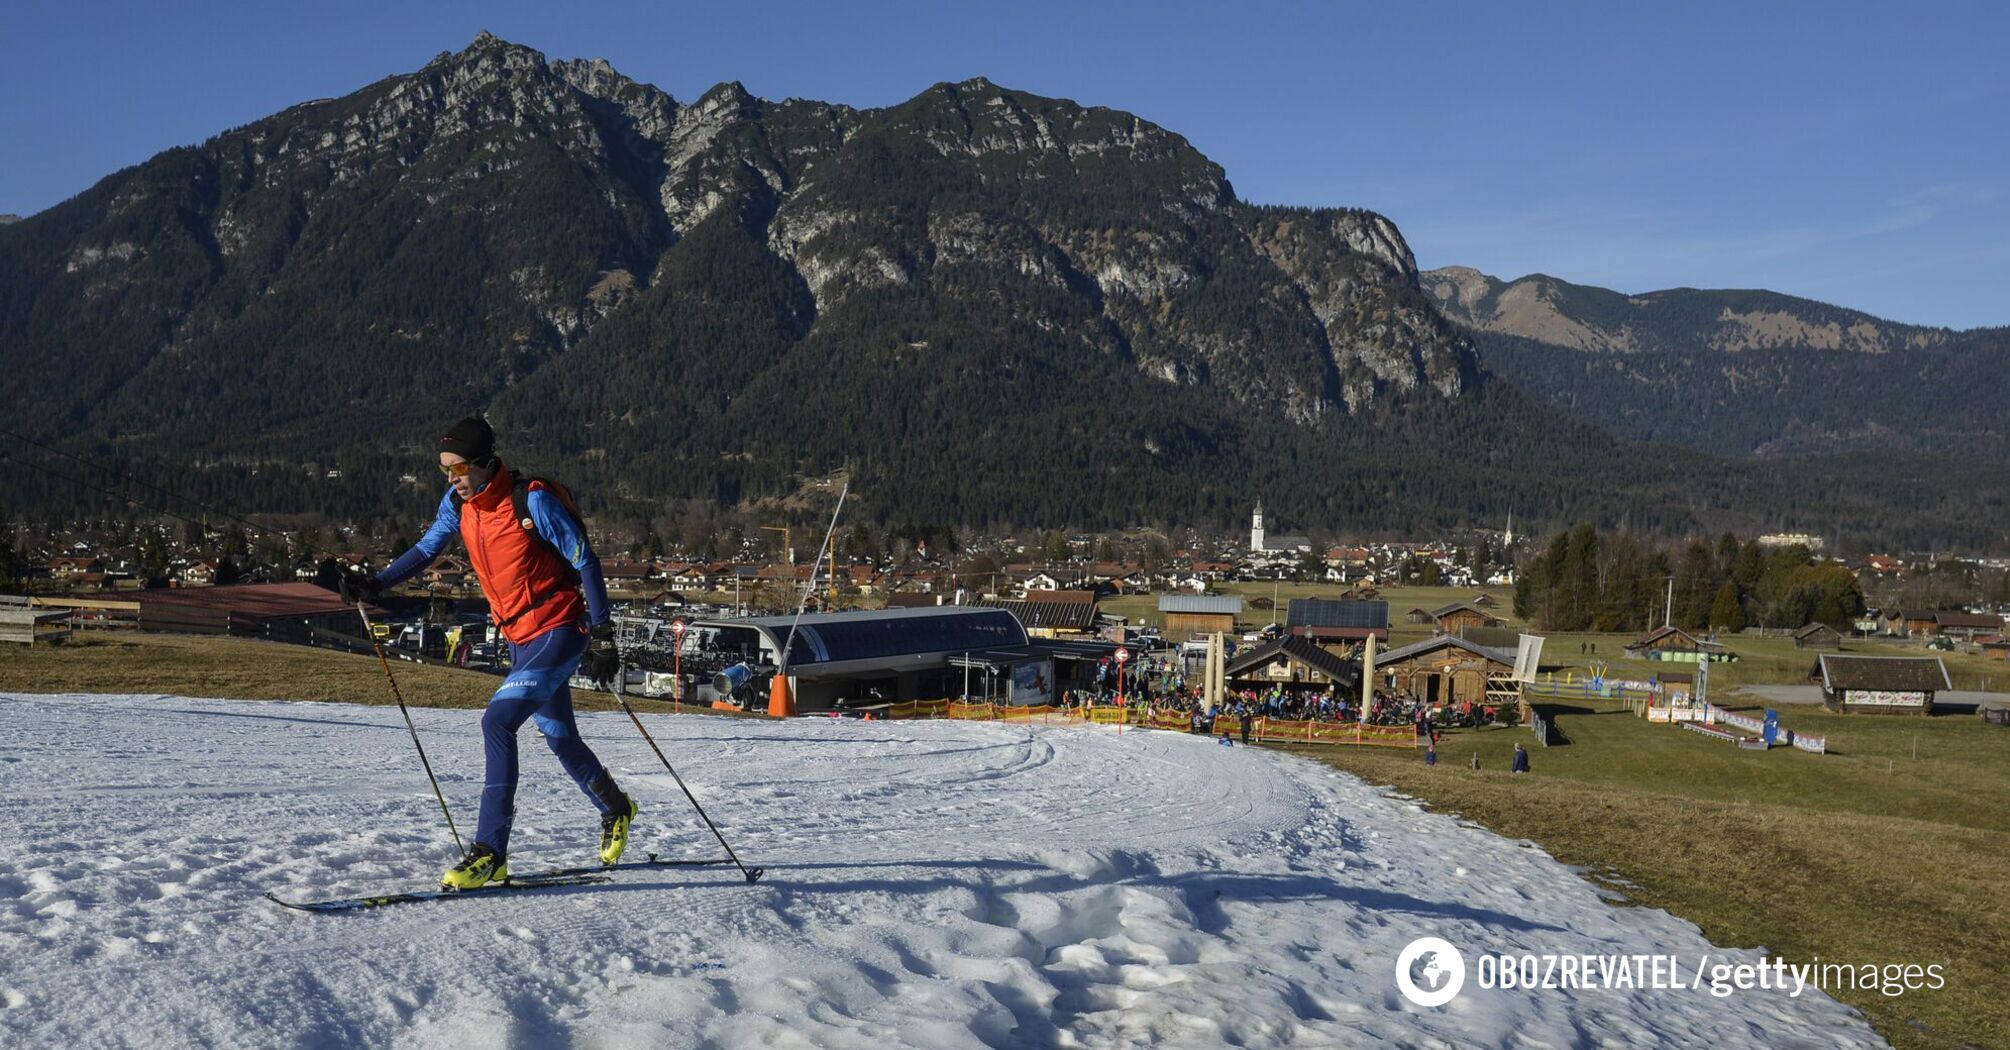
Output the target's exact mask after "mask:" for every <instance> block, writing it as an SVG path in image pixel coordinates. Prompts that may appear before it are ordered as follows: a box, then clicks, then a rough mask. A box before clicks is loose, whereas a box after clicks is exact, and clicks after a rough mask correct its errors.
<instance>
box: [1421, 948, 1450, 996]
mask: <svg viewBox="0 0 2010 1050" xmlns="http://www.w3.org/2000/svg"><path fill="white" fill-rule="evenodd" d="M1421 961H1422V963H1423V965H1421V966H1419V967H1417V976H1419V977H1421V978H1423V980H1422V981H1420V982H1418V983H1420V984H1422V985H1423V986H1424V988H1425V989H1426V990H1428V991H1433V992H1435V991H1437V990H1438V989H1440V988H1442V987H1444V985H1445V979H1446V978H1448V977H1450V976H1451V974H1450V973H1449V972H1448V971H1447V970H1446V969H1445V968H1444V966H1443V965H1441V964H1440V963H1439V962H1438V953H1437V952H1425V953H1424V955H1423V958H1422V960H1421Z"/></svg>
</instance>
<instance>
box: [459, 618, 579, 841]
mask: <svg viewBox="0 0 2010 1050" xmlns="http://www.w3.org/2000/svg"><path fill="white" fill-rule="evenodd" d="M509 649H510V673H509V677H508V678H505V679H503V684H502V686H501V687H500V688H498V689H497V690H496V693H495V695H494V696H492V697H490V698H489V707H488V710H487V711H486V712H484V713H483V714H482V750H483V752H484V753H485V754H486V756H487V764H488V772H487V774H486V776H484V777H483V784H482V815H481V823H480V824H479V825H478V826H477V828H476V830H475V841H476V842H479V843H482V844H483V845H486V846H488V847H489V848H490V849H493V850H495V851H496V852H497V853H502V854H507V853H509V830H510V824H511V822H512V821H514V820H515V818H516V778H517V757H516V733H517V730H519V729H522V728H523V724H524V723H525V722H527V721H529V720H530V719H532V718H535V719H537V728H538V730H539V731H540V732H542V733H543V734H544V742H545V743H546V744H548V745H550V746H551V753H552V754H554V755H557V756H558V762H559V764H560V765H562V766H564V767H565V772H566V774H567V775H569V776H571V777H572V779H573V782H574V783H576V784H578V785H579V789H580V790H581V791H584V792H586V797H587V798H590V799H592V800H593V805H594V807H595V808H596V809H599V810H601V811H602V812H603V813H604V812H606V810H607V804H606V803H605V802H603V801H602V800H601V798H600V796H598V795H596V794H594V791H593V782H594V781H595V780H598V779H599V778H600V775H601V773H602V772H603V771H604V770H603V767H602V766H601V764H600V759H599V758H597V757H595V756H594V754H593V751H592V749H590V748H588V747H587V746H586V742H585V741H584V740H581V739H580V738H579V726H578V724H577V723H576V722H574V720H573V717H572V690H571V688H570V687H568V686H567V685H566V679H568V678H571V677H572V671H573V669H574V668H576V667H578V666H579V658H580V657H581V656H582V655H584V654H585V652H586V628H585V627H584V625H581V624H566V625H564V626H562V627H554V628H552V629H551V630H549V631H546V632H544V633H543V634H540V635H538V636H537V637H535V638H532V639H531V640H530V641H528V642H525V643H524V644H522V645H517V644H516V643H514V642H512V643H510V647H509Z"/></svg>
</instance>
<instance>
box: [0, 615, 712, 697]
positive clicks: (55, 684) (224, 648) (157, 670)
mask: <svg viewBox="0 0 2010 1050" xmlns="http://www.w3.org/2000/svg"><path fill="white" fill-rule="evenodd" d="M391 671H392V673H393V674H394V675H396V676H397V682H398V691H399V692H400V693H402V694H403V695H404V698H405V703H406V704H407V705H409V706H412V707H468V708H481V707H487V706H488V702H489V696H490V694H492V693H494V692H495V689H496V686H497V685H499V684H501V683H502V679H501V678H499V677H497V676H495V675H492V674H485V673H483V672H480V671H467V670H462V669H460V668H455V667H438V666H433V665H430V664H414V663H405V662H402V661H398V660H393V661H391ZM4 691H13V692H24V693H171V694H174V695H177V696H194V697H221V698H226V699H234V700H329V701H335V702H339V703H350V704H391V703H395V702H396V701H395V700H394V699H393V698H392V696H391V688H390V685H389V683H388V682H386V680H385V678H384V670H383V667H382V666H380V665H379V664H378V662H377V658H376V657H375V656H358V655H354V654H350V653H341V652H335V651H332V650H328V649H310V648H307V647H305V646H298V645H283V644H280V643H278V642H265V641H258V640H256V639H249V638H222V637H205V636H197V635H183V634H141V633H138V632H121V633H112V632H87V633H82V634H76V635H72V636H71V638H70V640H69V641H67V642H65V643H63V644H61V645H54V646H50V645H37V646H32V647H31V646H25V645H10V646H5V647H0V692H4ZM572 696H573V706H575V707H577V708H579V709H580V710H584V711H618V710H620V709H621V705H620V703H619V702H617V701H616V700H615V699H614V697H613V695H612V694H609V693H599V692H593V691H590V690H580V689H575V690H573V694H572ZM640 703H641V705H642V706H640V707H639V708H638V710H645V711H649V710H656V709H657V707H658V706H659V705H660V704H661V703H662V702H661V701H657V700H645V701H640ZM685 710H691V709H690V708H688V707H687V708H685ZM706 710H707V711H708V712H709V710H710V709H709V708H708V709H706ZM719 713H720V714H737V712H719Z"/></svg>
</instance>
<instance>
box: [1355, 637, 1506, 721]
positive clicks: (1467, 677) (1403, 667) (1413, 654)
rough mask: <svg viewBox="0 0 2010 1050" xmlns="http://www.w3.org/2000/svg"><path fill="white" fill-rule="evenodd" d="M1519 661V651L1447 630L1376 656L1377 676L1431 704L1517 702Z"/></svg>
mask: <svg viewBox="0 0 2010 1050" xmlns="http://www.w3.org/2000/svg"><path fill="white" fill-rule="evenodd" d="M1514 661H1515V653H1514V650H1511V649H1494V648H1490V647H1488V646H1484V645H1478V644H1475V643H1473V642H1469V641H1467V640H1465V639H1464V638H1460V637H1458V636H1457V635H1450V634H1441V635H1438V636H1437V637H1435V638H1426V639H1424V640H1423V641H1421V642H1412V643H1410V644H1409V645H1405V646H1399V647H1397V648H1395V649H1391V650H1389V651H1388V652H1386V653H1383V654H1382V655H1381V656H1378V657H1376V658H1375V676H1376V680H1377V681H1381V682H1386V683H1388V684H1389V686H1390V687H1391V688H1393V689H1395V690H1396V691H1397V692H1402V693H1408V694H1410V695H1411V696H1414V697H1417V698H1418V699H1420V700H1423V701H1424V702H1425V703H1427V704H1458V703H1465V702H1467V701H1471V702H1472V703H1476V704H1515V703H1519V698H1520V690H1519V689H1518V688H1517V687H1516V685H1515V683H1514V682H1513V681H1511V680H1510V678H1511V676H1512V675H1513V674H1514Z"/></svg>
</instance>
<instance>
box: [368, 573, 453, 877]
mask: <svg viewBox="0 0 2010 1050" xmlns="http://www.w3.org/2000/svg"><path fill="white" fill-rule="evenodd" d="M356 615H358V616H361V617H362V618H363V636H364V637H366V638H368V639H370V645H371V647H372V648H374V649H376V650H377V662H378V663H379V664H382V665H383V667H384V679H385V680H386V681H388V682H390V683H391V695H392V696H393V697H396V698H397V701H398V711H399V712H400V713H401V714H403V715H404V716H405V728H406V729H409V730H411V732H412V746H413V747H415V748H418V749H419V764H420V765H422V766H424V767H426V779H427V780H429V781H431V782H432V784H433V797H434V798H436V799H439V800H440V814H441V815H442V816H444V817H446V818H447V831H448V832H450V833H451V834H452V835H453V836H454V848H455V849H457V850H460V851H461V856H463V857H465V856H467V855H468V848H467V847H466V846H464V845H462V844H461V829H459V828H457V827H455V826H454V814H453V812H452V811H451V810H449V809H447V796H445V795H443V794H441V793H440V779H439V778H438V777H436V776H434V775H433V764H432V763H431V762H428V761H427V760H426V745H424V744H421V743H419V727H418V726H415V725H413V724H412V712H410V711H408V710H406V709H405V694H403V693H400V692H399V691H398V679H397V676H395V675H393V674H392V673H391V661H390V660H389V659H388V658H387V657H385V655H384V643H382V642H379V641H378V640H377V630H376V628H374V627H371V626H370V614H369V612H368V611H366V610H365V609H364V608H363V603H362V602H361V601H360V600H359V601H357V603H356Z"/></svg>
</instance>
